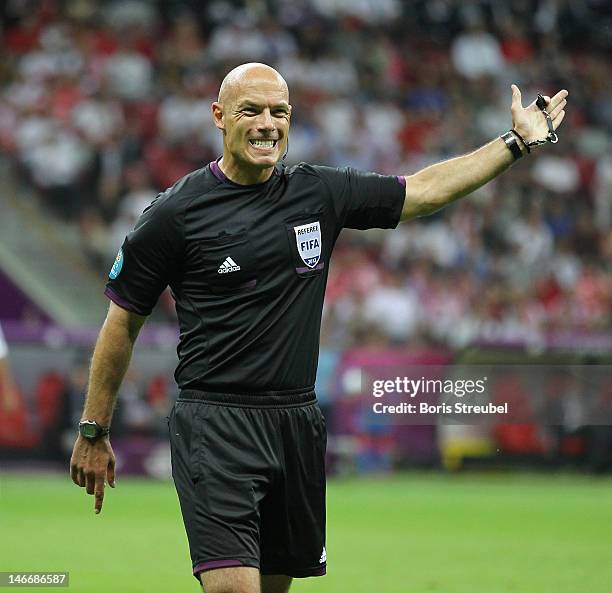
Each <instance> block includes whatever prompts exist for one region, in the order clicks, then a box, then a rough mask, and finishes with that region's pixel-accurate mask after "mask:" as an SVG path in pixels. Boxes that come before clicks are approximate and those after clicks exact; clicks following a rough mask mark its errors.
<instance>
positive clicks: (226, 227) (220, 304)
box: [71, 64, 567, 593]
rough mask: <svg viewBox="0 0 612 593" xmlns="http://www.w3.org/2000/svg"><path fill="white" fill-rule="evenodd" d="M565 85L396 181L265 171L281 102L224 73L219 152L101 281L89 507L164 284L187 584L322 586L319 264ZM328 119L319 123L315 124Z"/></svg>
mask: <svg viewBox="0 0 612 593" xmlns="http://www.w3.org/2000/svg"><path fill="white" fill-rule="evenodd" d="M566 96H567V92H566V91H560V92H559V93H557V94H556V95H555V96H554V97H552V99H551V98H548V97H543V98H541V99H540V100H539V105H536V104H535V103H533V104H531V105H529V106H528V107H526V108H523V106H522V105H521V95H520V91H519V89H518V88H517V87H516V86H514V85H513V87H512V106H511V113H512V119H513V125H514V127H513V130H512V131H509V132H506V133H505V134H503V135H502V136H500V137H499V138H496V139H494V140H492V141H491V142H490V143H488V144H487V145H485V146H483V147H482V148H480V149H478V150H476V151H475V152H473V153H471V154H467V155H465V156H460V157H458V158H455V159H452V160H449V161H446V162H444V163H440V164H437V165H434V166H431V167H428V168H426V169H424V170H422V171H419V172H418V173H416V174H414V175H410V176H402V175H400V176H382V175H377V174H374V173H365V172H360V171H356V170H353V169H350V168H345V169H334V168H330V167H322V166H312V165H308V164H305V163H301V164H299V165H296V166H294V167H291V168H285V167H283V166H279V162H281V160H282V158H283V155H284V154H285V152H286V150H287V139H288V134H289V123H290V119H291V105H290V104H289V90H288V88H287V84H286V82H285V81H284V80H283V78H282V76H281V75H280V74H279V73H278V72H276V70H274V69H272V68H270V67H269V66H266V65H264V64H244V65H242V66H239V67H238V68H236V69H234V70H232V71H231V72H230V73H229V74H228V75H227V76H226V78H225V80H224V81H223V83H222V85H221V89H220V92H219V98H218V101H216V102H214V103H213V104H212V119H213V123H214V125H215V126H216V127H217V128H218V129H219V130H220V132H221V134H222V135H223V155H222V157H221V158H220V159H218V160H216V161H213V162H212V163H209V164H207V165H206V166H205V167H203V168H202V169H199V170H197V171H194V172H193V173H191V174H189V175H187V176H186V177H184V178H182V179H180V180H179V181H178V182H177V183H176V184H175V185H174V186H172V187H171V188H169V189H168V190H166V191H165V192H164V193H162V194H160V195H159V196H158V197H157V198H156V199H155V200H154V201H153V203H152V204H151V205H150V206H149V207H148V208H147V209H146V210H145V212H144V213H143V215H142V217H141V219H140V220H139V221H138V223H137V225H136V227H135V229H134V231H133V232H131V233H130V234H129V235H128V236H127V237H126V239H125V241H124V243H123V245H122V247H121V249H120V250H119V253H118V255H117V259H116V260H115V263H114V264H113V267H112V268H111V271H110V273H109V281H108V283H107V287H106V294H107V296H108V297H109V298H110V299H111V301H112V302H111V304H110V308H109V312H108V316H107V318H106V321H105V323H104V326H103V327H102V330H101V332H100V336H99V338H98V341H97V344H96V348H95V351H94V355H93V360H92V366H91V373H90V381H89V389H88V394H87V401H86V404H85V409H84V411H83V416H82V421H81V423H80V425H79V431H80V436H79V437H78V439H77V441H76V443H75V447H74V452H73V457H72V461H71V473H72V479H73V481H74V482H75V483H76V484H78V485H79V486H81V487H84V488H86V489H87V493H88V494H93V495H94V497H95V504H94V507H95V511H96V512H100V510H101V509H102V502H103V498H104V483H105V479H106V480H108V483H109V485H110V486H114V466H115V461H114V456H113V452H112V448H111V445H110V441H109V437H108V432H109V427H110V423H111V416H112V409H113V404H114V401H115V398H116V393H117V389H118V387H119V384H120V383H121V380H122V378H123V375H124V373H125V370H126V368H127V366H128V363H129V360H130V355H131V352H132V348H133V345H134V341H135V340H136V337H137V335H138V332H139V330H140V328H141V327H142V324H143V323H144V321H145V319H146V317H147V315H149V314H150V313H151V310H152V308H153V306H154V305H155V302H156V301H157V298H158V297H159V295H160V293H161V292H162V291H163V290H164V288H165V287H166V286H168V285H169V286H170V287H171V289H172V294H173V295H174V298H175V300H176V309H177V313H178V319H179V325H180V341H179V345H178V349H177V352H178V357H179V363H178V367H177V369H176V374H175V377H176V380H177V383H178V386H179V390H180V393H179V397H178V399H177V401H176V403H175V405H174V407H173V409H172V411H171V414H170V417H169V419H168V421H169V432H170V442H171V450H172V468H173V478H174V481H175V485H176V489H177V492H178V497H179V501H180V505H181V510H182V513H183V518H184V522H185V528H186V531H187V536H188V539H189V546H190V551H191V560H192V569H193V574H194V576H195V577H196V578H197V579H198V581H200V582H201V583H202V585H203V588H204V590H205V592H206V593H260V592H263V593H284V592H286V591H288V589H289V586H290V583H291V579H292V578H295V577H308V576H320V575H323V574H325V571H326V566H327V553H326V550H325V465H324V458H325V447H326V432H325V421H324V419H323V417H322V415H321V412H320V410H319V408H318V405H317V402H316V397H315V393H314V390H313V386H314V382H315V375H316V367H317V357H318V347H319V343H318V340H319V329H320V323H321V311H322V307H323V296H324V292H325V284H326V281H327V274H328V270H329V261H330V257H331V253H332V249H333V246H334V244H335V241H336V239H337V237H338V235H339V233H340V231H341V230H342V229H343V228H354V229H368V228H373V227H378V228H394V227H395V226H397V224H398V223H399V222H400V220H408V219H411V218H414V217H415V216H422V215H426V214H429V213H431V212H434V211H436V210H438V209H439V208H441V207H443V206H444V205H446V204H448V203H450V202H452V201H454V200H456V199H458V198H460V197H462V196H464V195H466V194H468V193H470V192H472V191H474V190H475V189H477V188H478V187H480V186H481V185H483V184H484V183H486V182H487V181H489V180H490V179H492V178H493V177H495V176H496V175H499V174H500V173H501V172H502V171H504V170H505V169H507V168H508V167H509V166H510V165H511V164H512V163H513V162H514V161H515V160H517V159H519V158H522V157H523V156H524V155H525V154H527V153H530V152H532V151H533V150H534V149H535V148H536V147H537V146H539V145H540V144H545V143H546V141H547V140H548V141H556V136H555V134H554V130H555V129H556V128H557V127H558V126H559V124H560V123H561V121H562V120H563V117H564V115H565V111H564V107H565V104H566ZM329 124H330V125H333V122H329Z"/></svg>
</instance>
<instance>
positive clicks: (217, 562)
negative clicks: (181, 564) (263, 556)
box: [193, 560, 244, 575]
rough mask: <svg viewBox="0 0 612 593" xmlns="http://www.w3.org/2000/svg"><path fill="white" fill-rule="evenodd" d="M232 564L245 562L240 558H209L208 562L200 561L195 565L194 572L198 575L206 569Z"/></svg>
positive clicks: (228, 566) (241, 564) (236, 564)
mask: <svg viewBox="0 0 612 593" xmlns="http://www.w3.org/2000/svg"><path fill="white" fill-rule="evenodd" d="M232 566H244V562H242V561H240V560H209V561H208V562H200V563H199V564H196V565H195V566H194V567H193V574H195V575H197V574H199V573H201V572H204V571H205V570H212V569H214V568H230V567H232Z"/></svg>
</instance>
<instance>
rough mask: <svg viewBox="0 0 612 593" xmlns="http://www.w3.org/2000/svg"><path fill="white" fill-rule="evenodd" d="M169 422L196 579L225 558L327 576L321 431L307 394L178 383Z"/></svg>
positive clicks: (272, 570)
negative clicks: (215, 389) (235, 391)
mask: <svg viewBox="0 0 612 593" xmlns="http://www.w3.org/2000/svg"><path fill="white" fill-rule="evenodd" d="M169 429H170V445H171V450H172V477H173V478H174V483H175V485H176V490H177V493H178V497H179V501H180V505H181V511H182V514H183V521H184V522H185V530H186V531H187V537H188V539H189V548H190V551H191V560H192V564H193V574H194V576H195V577H196V578H197V579H198V580H199V573H200V572H202V571H204V570H210V569H213V568H222V567H230V566H253V567H256V568H258V569H259V570H260V572H261V574H285V575H289V576H292V577H309V576H322V575H324V574H325V570H326V553H325V447H326V443H327V435H326V431H325V420H324V419H323V415H322V414H321V411H320V410H319V406H318V404H317V401H316V398H315V395H314V392H312V391H311V392H308V393H295V394H284V395H232V394H213V393H204V392H194V391H183V392H181V395H180V397H179V398H178V400H177V401H176V403H175V405H174V407H173V409H172V411H171V413H170V416H169Z"/></svg>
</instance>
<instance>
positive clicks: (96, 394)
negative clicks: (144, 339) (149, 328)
mask: <svg viewBox="0 0 612 593" xmlns="http://www.w3.org/2000/svg"><path fill="white" fill-rule="evenodd" d="M111 309H112V306H111ZM116 309H118V308H117V307H115V313H114V314H111V312H109V315H108V317H107V318H106V321H105V322H104V325H103V326H102V329H101V331H100V335H99V336H98V340H97V342H96V347H95V349H94V354H93V357H92V361H91V368H90V372H89V385H88V389H87V399H86V401H85V407H84V409H83V415H82V418H83V419H86V420H95V421H96V422H98V424H100V425H102V426H109V425H110V423H111V419H112V415H113V408H114V405H115V401H116V399H117V392H118V391H119V387H120V385H121V381H122V380H123V377H124V376H125V373H126V371H127V369H128V366H129V364H130V359H131V357H132V350H133V348H134V343H135V341H136V338H137V336H138V332H139V330H140V327H141V325H142V322H141V321H138V320H134V319H130V314H128V313H127V312H125V311H124V312H121V311H119V312H117V311H116Z"/></svg>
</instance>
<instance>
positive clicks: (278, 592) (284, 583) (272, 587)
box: [261, 574, 293, 593]
mask: <svg viewBox="0 0 612 593" xmlns="http://www.w3.org/2000/svg"><path fill="white" fill-rule="evenodd" d="M292 580H293V579H292V578H291V577H288V576H287V575H284V574H266V575H262V576H261V592H262V593H288V592H289V587H291V581H292Z"/></svg>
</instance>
